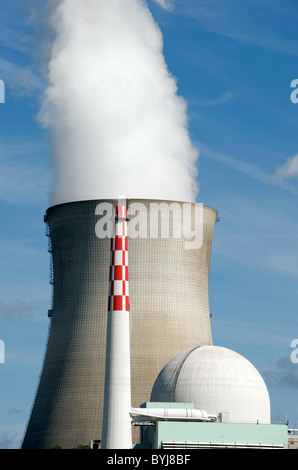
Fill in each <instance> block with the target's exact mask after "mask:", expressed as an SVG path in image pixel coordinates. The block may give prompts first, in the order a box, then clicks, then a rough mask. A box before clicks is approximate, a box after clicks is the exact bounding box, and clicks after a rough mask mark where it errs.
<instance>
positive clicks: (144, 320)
mask: <svg viewBox="0 0 298 470" xmlns="http://www.w3.org/2000/svg"><path fill="white" fill-rule="evenodd" d="M103 202H105V201H102V200H91V201H79V202H72V203H66V204H61V205H58V206H54V207H51V208H50V209H48V211H47V217H48V224H49V229H50V237H51V244H52V256H53V269H54V290H53V295H54V297H53V312H52V319H51V327H50V333H49V339H48V344H47V348H46V354H45V359H44V364H43V368H42V373H41V378H40V382H39V385H38V389H37V393H36V396H35V400H34V405H33V408H32V413H31V416H30V420H29V423H28V427H27V430H26V434H25V438H24V441H23V448H49V447H53V446H56V445H59V446H61V447H62V448H73V447H76V446H78V445H80V444H88V442H89V441H90V440H92V439H100V438H101V428H102V413H103V401H104V399H103V398H104V397H103V395H104V380H105V353H106V318H107V308H108V297H109V267H110V239H109V238H107V237H106V238H102V239H100V238H98V236H96V234H95V226H96V224H97V222H98V221H99V216H98V215H97V214H96V208H97V206H98V205H99V204H101V203H103ZM106 202H108V203H113V204H114V205H116V204H117V201H116V200H115V201H111V200H110V201H106ZM129 203H130V204H131V203H137V204H140V205H142V206H143V207H145V208H146V209H147V213H145V215H143V216H141V217H146V216H147V215H148V214H149V213H150V214H153V212H154V211H156V210H157V209H156V208H157V206H158V205H159V204H160V203H166V204H171V202H169V201H153V200H143V199H133V200H130V201H129ZM175 204H176V205H177V207H180V208H181V210H182V207H183V203H181V202H175ZM194 206H195V205H194V204H193V205H192V208H194ZM146 214H147V215H146ZM216 215H217V213H216V211H215V210H214V209H212V208H210V207H207V206H204V207H203V244H202V246H201V247H199V248H196V249H188V248H186V244H185V239H184V237H183V236H182V237H177V238H175V237H173V236H172V234H173V232H174V231H175V223H176V222H175V220H174V219H173V222H172V223H171V227H170V232H169V237H167V238H163V236H162V233H161V232H160V230H157V231H156V232H154V236H157V237H156V238H152V236H151V235H152V232H151V234H150V233H149V230H150V224H149V223H148V224H145V225H144V227H147V228H146V230H147V236H144V238H140V237H139V238H133V237H129V238H128V244H129V276H130V293H129V296H130V325H131V383H132V406H133V407H139V406H140V404H141V403H143V402H145V401H149V400H150V394H151V389H152V387H153V384H154V381H155V379H156V377H157V375H158V374H159V372H160V371H161V369H162V368H163V366H164V365H165V364H166V363H167V362H168V361H169V360H170V359H172V358H173V357H174V356H176V355H177V354H179V353H181V352H182V351H185V350H186V349H190V348H193V347H196V346H198V345H203V344H212V335H211V326H210V314H209V294H208V279H209V261H210V252H211V245H212V237H213V230H214V224H215V220H216ZM141 217H140V221H141V220H142V219H141ZM189 217H192V216H191V215H190V216H189ZM152 228H156V227H152V226H151V230H152ZM128 234H129V232H128ZM156 234H157V235H156ZM143 235H144V234H143Z"/></svg>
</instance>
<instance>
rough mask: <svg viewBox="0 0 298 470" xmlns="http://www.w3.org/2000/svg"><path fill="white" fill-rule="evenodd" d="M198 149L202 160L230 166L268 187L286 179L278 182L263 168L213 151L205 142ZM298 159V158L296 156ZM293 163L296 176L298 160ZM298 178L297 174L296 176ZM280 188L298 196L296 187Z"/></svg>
mask: <svg viewBox="0 0 298 470" xmlns="http://www.w3.org/2000/svg"><path fill="white" fill-rule="evenodd" d="M197 147H198V148H199V150H200V155H201V158H202V157H203V158H204V157H205V158H210V159H212V160H215V161H217V162H219V163H221V164H222V165H225V166H228V167H229V168H232V169H233V170H235V171H237V172H239V173H242V174H243V175H246V176H248V177H249V178H253V179H255V180H258V181H260V182H262V183H264V184H268V185H274V184H276V182H277V181H278V182H282V180H283V179H285V178H280V179H279V180H277V178H276V177H272V174H270V173H268V172H266V171H264V170H262V169H261V168H259V167H257V166H255V165H252V164H250V163H247V162H245V161H243V160H239V159H237V158H235V157H233V156H231V155H228V154H225V153H223V152H218V151H217V150H213V149H211V148H210V147H208V146H207V145H205V144H204V143H203V142H198V143H197ZM296 157H297V156H296ZM296 157H294V158H295V161H294V162H293V164H292V165H289V166H290V167H291V172H292V176H294V169H297V171H298V168H297V167H298V158H297V161H296ZM282 171H284V170H281V172H282ZM297 175H298V173H297ZM295 176H296V174H295ZM280 187H281V188H282V189H284V190H286V191H288V192H290V193H292V194H298V188H297V187H296V186H293V185H290V184H286V183H283V184H280Z"/></svg>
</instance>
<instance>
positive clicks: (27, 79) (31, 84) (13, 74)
mask: <svg viewBox="0 0 298 470" xmlns="http://www.w3.org/2000/svg"><path fill="white" fill-rule="evenodd" d="M0 76H1V78H2V80H4V82H5V85H6V87H7V88H9V89H10V90H11V91H12V92H14V93H18V94H21V95H24V94H28V93H31V92H34V91H38V92H39V91H42V90H43V89H44V82H43V80H42V78H41V76H40V75H38V74H37V73H36V72H35V71H33V70H32V68H30V67H29V66H28V67H23V68H22V67H20V66H19V65H16V64H15V63H13V62H11V61H8V60H6V59H3V58H0Z"/></svg>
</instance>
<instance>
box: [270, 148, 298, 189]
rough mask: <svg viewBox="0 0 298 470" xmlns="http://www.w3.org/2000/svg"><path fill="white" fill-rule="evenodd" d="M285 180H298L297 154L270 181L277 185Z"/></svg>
mask: <svg viewBox="0 0 298 470" xmlns="http://www.w3.org/2000/svg"><path fill="white" fill-rule="evenodd" d="M286 178H298V153H297V154H296V155H294V157H292V158H289V159H288V161H287V162H286V163H285V164H284V165H282V166H281V167H280V168H278V169H277V170H276V172H275V173H274V174H273V176H272V180H273V181H275V182H277V183H280V182H281V181H283V180H285V179H286Z"/></svg>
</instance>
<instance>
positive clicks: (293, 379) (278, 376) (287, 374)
mask: <svg viewBox="0 0 298 470" xmlns="http://www.w3.org/2000/svg"><path fill="white" fill-rule="evenodd" d="M263 376H264V379H265V380H266V382H267V384H268V385H269V386H271V387H282V388H293V387H294V388H297V386H298V367H297V364H294V363H293V362H292V361H291V358H290V353H289V356H286V357H279V358H278V359H276V360H275V361H272V363H271V364H270V369H268V370H265V371H264V372H263Z"/></svg>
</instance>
